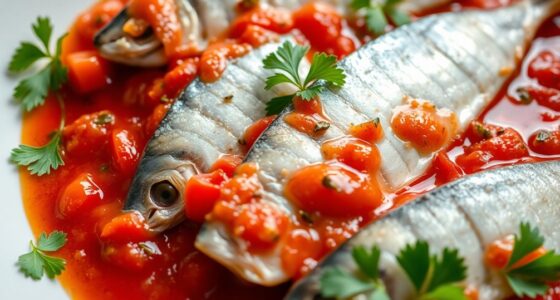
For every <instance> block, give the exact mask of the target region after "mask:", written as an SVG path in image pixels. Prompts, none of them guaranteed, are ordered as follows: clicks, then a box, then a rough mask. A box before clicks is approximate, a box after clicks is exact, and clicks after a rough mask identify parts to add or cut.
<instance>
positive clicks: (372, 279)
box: [320, 246, 390, 300]
mask: <svg viewBox="0 0 560 300" xmlns="http://www.w3.org/2000/svg"><path fill="white" fill-rule="evenodd" d="M380 256H381V250H379V248H378V247H376V246H374V247H372V248H371V250H370V251H368V250H367V249H366V248H364V247H362V246H357V247H355V248H354V249H353V250H352V257H353V258H354V261H355V262H356V264H357V265H358V269H359V273H358V274H357V276H353V275H351V274H350V273H348V272H345V271H343V270H341V269H340V268H333V269H328V270H326V271H325V273H323V275H322V276H321V278H320V288H321V295H322V296H323V297H327V298H337V299H347V298H350V297H352V296H355V295H358V294H363V293H367V294H368V295H369V299H370V300H389V299H390V298H389V295H387V292H386V290H385V286H384V284H383V282H382V281H381V278H380V277H379V258H380Z"/></svg>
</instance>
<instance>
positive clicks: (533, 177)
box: [285, 161, 560, 300]
mask: <svg viewBox="0 0 560 300" xmlns="http://www.w3.org/2000/svg"><path fill="white" fill-rule="evenodd" d="M559 176H560V162H558V161H556V162H546V163H537V164H526V165H518V166H511V167H506V168H501V169H496V170H491V171H486V172H482V173H478V174H476V175H473V176H469V177H466V178H463V179H461V180H458V181H456V182H454V183H451V184H449V185H446V186H444V187H441V188H439V189H437V190H434V191H432V192H430V193H429V194H426V195H424V196H422V197H421V198H419V199H417V200H416V201H415V202H414V203H412V204H409V205H407V206H405V207H403V208H401V209H398V210H397V211H395V212H393V213H391V214H390V215H389V216H387V217H385V218H384V219H381V220H379V221H377V222H374V223H373V224H371V225H369V226H367V227H366V228H364V229H363V230H362V231H360V232H359V233H358V234H357V235H356V236H354V237H353V238H352V239H351V240H349V241H348V242H347V243H346V244H344V245H343V246H341V247H340V248H339V249H338V250H337V251H336V252H334V253H333V254H331V255H330V256H328V257H327V258H325V259H324V260H323V261H322V263H321V264H320V265H319V266H318V267H317V268H316V269H315V270H314V271H313V272H312V273H310V274H309V275H308V276H307V277H305V278H303V279H302V280H301V281H299V282H297V283H296V284H295V286H294V287H293V288H292V290H291V291H290V292H289V294H288V295H287V296H286V298H285V299H286V300H296V299H297V300H311V299H321V298H320V297H319V296H318V292H319V278H320V277H321V274H323V272H324V270H326V269H327V268H330V267H334V266H337V267H340V268H342V269H343V270H347V271H349V272H356V267H355V265H354V264H353V260H352V257H351V253H350V252H351V249H352V248H353V247H355V246H357V245H364V246H366V247H372V246H373V245H378V246H379V248H380V249H381V251H382V254H381V261H380V268H381V270H382V272H381V273H382V274H383V278H382V279H383V281H384V282H385V283H386V286H387V290H388V293H389V294H390V296H391V299H395V300H400V299H411V296H413V295H414V290H413V287H412V285H411V284H410V282H409V281H408V279H407V277H406V274H405V273H404V272H403V271H402V270H401V269H400V268H399V267H398V265H397V262H396V259H395V256H396V254H398V252H399V251H400V250H401V249H402V248H404V246H405V245H406V244H410V243H414V242H415V241H416V240H424V241H426V242H428V243H429V244H430V248H431V249H432V250H433V251H434V252H438V253H440V252H441V251H442V250H443V249H444V248H445V247H450V248H456V249H458V250H459V253H460V254H461V255H462V256H463V257H464V258H465V263H466V265H467V267H468V272H467V279H466V282H465V283H466V284H469V285H473V286H475V287H476V288H478V290H479V299H480V300H486V299H505V298H506V297H507V296H511V291H510V290H509V288H508V287H507V285H506V282H505V281H504V279H503V278H501V277H500V275H499V274H497V273H496V272H495V271H492V270H491V269H488V268H487V267H485V264H484V250H485V248H486V247H487V246H488V245H489V244H490V243H492V242H494V241H495V240H498V239H500V238H503V237H505V236H507V235H509V234H514V233H517V230H518V226H519V224H520V223H521V222H529V223H531V225H533V226H537V227H538V228H539V229H540V231H541V233H542V234H543V235H544V236H545V238H546V239H545V245H544V246H545V248H546V249H549V250H556V251H559V250H560V230H559V229H560V225H558V221H557V220H558V216H559V215H560V177H559ZM529 178H530V179H529Z"/></svg>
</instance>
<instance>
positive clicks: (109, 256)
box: [101, 243, 159, 272]
mask: <svg viewBox="0 0 560 300" xmlns="http://www.w3.org/2000/svg"><path fill="white" fill-rule="evenodd" d="M143 245H144V243H142V244H140V243H107V244H105V245H104V246H103V250H102V252H101V255H102V257H103V259H105V260H106V261H108V262H110V263H112V264H114V265H116V266H118V267H120V268H122V269H125V270H128V271H130V272H138V271H141V270H142V269H144V268H145V267H146V266H147V265H148V263H149V262H150V261H151V255H153V253H150V252H149V251H146V250H145V247H146V246H143ZM154 245H155V244H154ZM158 251H159V249H158Z"/></svg>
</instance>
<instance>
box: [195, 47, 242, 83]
mask: <svg viewBox="0 0 560 300" xmlns="http://www.w3.org/2000/svg"><path fill="white" fill-rule="evenodd" d="M250 50H251V46H250V45H249V44H237V43H235V42H231V41H225V42H220V43H215V44H213V45H210V46H208V48H206V50H205V51H204V52H203V53H202V56H201V57H200V79H201V80H202V81H204V82H214V81H216V80H218V78H220V76H222V74H223V73H224V71H225V69H226V66H227V60H228V59H232V58H237V57H241V56H243V55H245V54H247V53H248V52H249V51H250Z"/></svg>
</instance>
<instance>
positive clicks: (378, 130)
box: [348, 119, 383, 143]
mask: <svg viewBox="0 0 560 300" xmlns="http://www.w3.org/2000/svg"><path fill="white" fill-rule="evenodd" d="M348 132H349V133H350V134H351V135H353V136H355V137H357V138H359V139H362V140H364V141H366V142H369V143H376V142H378V141H379V140H381V139H382V138H383V127H382V126H381V123H380V122H379V119H376V120H371V121H367V122H364V123H360V124H356V125H352V126H350V128H349V130H348Z"/></svg>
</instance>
